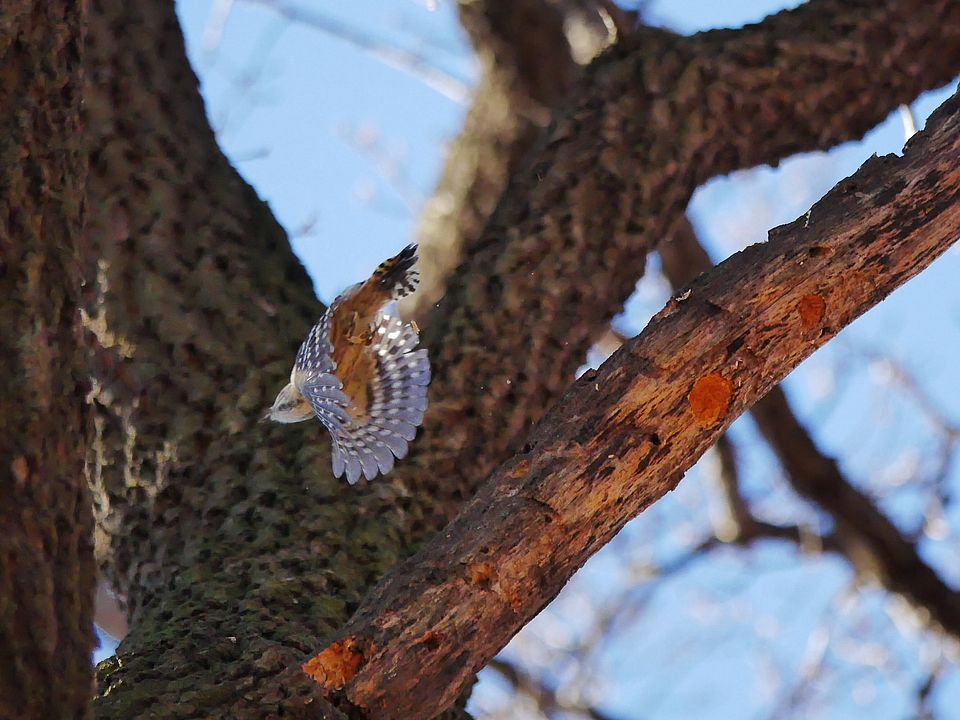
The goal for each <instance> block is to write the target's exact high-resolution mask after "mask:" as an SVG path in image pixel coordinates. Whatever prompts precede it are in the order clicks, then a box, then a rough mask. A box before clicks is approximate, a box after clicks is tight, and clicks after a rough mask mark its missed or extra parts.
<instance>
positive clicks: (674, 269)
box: [660, 218, 960, 638]
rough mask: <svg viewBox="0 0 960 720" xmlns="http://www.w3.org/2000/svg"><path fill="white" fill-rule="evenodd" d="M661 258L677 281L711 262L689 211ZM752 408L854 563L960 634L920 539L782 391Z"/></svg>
mask: <svg viewBox="0 0 960 720" xmlns="http://www.w3.org/2000/svg"><path fill="white" fill-rule="evenodd" d="M660 257H661V258H662V260H663V271H664V274H665V275H666V276H667V278H668V279H669V280H670V282H671V284H672V285H673V286H674V287H675V288H679V287H681V286H682V285H684V284H686V283H687V282H689V281H690V280H691V279H692V278H693V277H696V276H697V275H698V274H700V273H702V272H706V271H708V270H709V269H710V268H711V267H712V263H711V262H710V258H709V256H708V255H707V253H706V252H705V251H704V249H703V247H702V246H701V245H700V243H699V242H698V241H697V239H696V236H695V235H694V232H693V228H692V227H691V226H690V223H689V222H688V221H687V220H686V218H683V219H682V220H681V221H680V222H679V223H678V224H677V226H676V227H675V232H673V233H672V234H671V236H670V241H669V242H667V243H664V244H663V245H662V246H661V248H660ZM750 414H751V416H752V417H753V419H754V421H755V422H756V423H757V426H758V427H759V428H760V432H761V433H762V434H763V436H764V437H765V438H766V440H767V442H768V443H769V445H770V447H771V449H772V450H773V451H774V453H776V455H777V457H778V458H779V459H780V462H781V463H782V465H783V468H784V470H785V472H786V476H787V479H788V481H789V482H790V485H791V486H792V487H793V489H794V490H795V491H796V492H797V493H798V494H799V495H800V496H801V497H803V498H806V499H807V500H809V501H811V502H813V503H814V504H815V505H816V506H817V507H818V508H819V509H820V510H822V511H824V512H826V513H827V514H828V515H830V517H831V518H832V519H833V521H834V523H835V524H836V532H835V537H836V541H837V543H838V545H839V548H840V550H841V551H842V552H843V554H844V556H845V557H846V558H847V559H848V560H849V561H850V562H851V563H852V565H853V566H854V568H856V570H857V571H858V572H859V573H862V574H863V575H865V576H867V577H873V578H875V579H877V580H878V581H879V582H880V583H881V584H883V585H884V587H886V588H887V589H888V590H890V591H891V592H894V593H898V594H900V595H902V596H903V597H905V598H906V599H907V600H908V601H910V603H911V604H912V605H913V607H914V608H916V609H917V610H918V611H919V613H920V615H921V616H926V617H929V618H930V619H931V620H932V621H933V622H934V623H936V624H937V625H938V626H940V627H941V628H943V629H944V630H945V631H946V632H949V633H950V634H952V635H953V636H954V637H958V638H960V635H958V633H960V606H958V593H957V591H956V590H953V589H952V588H950V587H949V586H948V585H947V584H946V583H944V582H943V580H942V579H941V578H940V577H939V576H938V575H937V573H936V572H935V571H934V570H933V569H932V568H931V567H930V566H929V565H928V564H927V563H926V562H924V560H923V558H921V557H920V554H919V553H918V552H917V548H916V546H915V545H914V543H912V542H911V541H910V540H908V539H907V538H905V537H904V536H903V534H902V533H901V532H900V531H899V530H898V529H897V527H896V526H895V525H894V524H893V523H892V522H891V521H890V519H889V518H887V516H886V515H884V514H883V513H882V512H881V511H880V509H879V508H878V507H877V506H876V504H875V503H874V502H873V501H872V500H871V499H870V498H869V497H868V496H867V495H866V494H865V493H863V492H861V491H860V490H858V489H857V488H856V487H855V486H854V485H853V484H852V483H851V482H850V481H849V480H848V479H847V478H846V477H844V475H843V473H841V472H840V468H839V466H838V465H837V463H836V461H835V460H833V459H832V458H828V457H826V456H824V455H823V453H821V452H820V449H819V448H818V447H817V445H816V443H815V442H814V441H813V438H812V437H810V433H809V432H807V429H806V428H805V427H803V425H802V424H801V423H800V421H799V420H798V419H797V417H796V415H795V414H794V412H793V410H792V409H791V408H790V403H789V401H788V400H787V396H786V394H785V393H784V392H783V390H782V389H781V388H780V387H779V386H778V387H775V388H773V389H772V390H771V391H770V392H769V393H767V395H766V396H765V397H764V398H763V399H762V400H760V401H759V402H758V403H757V404H756V405H754V406H753V407H752V408H751V409H750ZM718 445H719V443H718ZM740 511H741V512H743V511H744V508H743V507H741V508H740Z"/></svg>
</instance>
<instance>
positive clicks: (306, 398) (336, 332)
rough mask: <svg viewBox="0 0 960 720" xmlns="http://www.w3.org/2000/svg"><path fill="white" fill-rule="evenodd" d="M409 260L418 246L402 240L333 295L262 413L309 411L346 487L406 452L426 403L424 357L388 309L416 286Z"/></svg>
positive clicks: (410, 327)
mask: <svg viewBox="0 0 960 720" xmlns="http://www.w3.org/2000/svg"><path fill="white" fill-rule="evenodd" d="M416 261H417V246H416V245H408V246H407V247H405V248H404V249H403V250H401V251H400V253H399V254H398V255H396V256H394V257H392V258H390V259H389V260H386V261H384V262H383V263H381V265H380V266H379V267H378V268H377V269H376V270H375V271H374V272H373V275H371V276H370V278H369V279H368V280H366V281H365V282H362V283H358V284H357V285H354V286H352V287H350V288H348V289H347V290H345V291H344V292H343V293H341V294H340V295H339V296H338V297H337V299H336V300H334V301H333V303H332V304H331V305H330V307H329V309H328V310H327V312H326V313H324V315H323V317H322V318H320V320H319V322H317V324H316V325H314V326H313V328H312V329H311V330H310V333H309V334H308V335H307V338H306V340H304V341H303V344H302V345H301V346H300V351H299V352H298V353H297V358H296V361H295V362H294V364H293V371H292V372H291V373H290V383H289V384H288V385H286V387H284V388H283V390H281V391H280V394H279V395H277V399H276V400H275V401H274V403H273V406H272V407H271V408H270V409H269V410H268V411H267V414H266V415H265V416H264V419H265V420H273V421H275V422H279V423H295V422H301V421H303V420H308V419H309V418H311V417H313V416H314V415H316V417H317V419H318V420H319V421H320V422H321V423H322V424H323V426H324V427H325V428H326V429H327V430H328V431H329V432H330V438H331V441H332V443H331V447H332V461H333V475H334V477H341V476H342V475H344V474H346V476H347V482H349V483H350V484H351V485H353V484H354V483H355V482H357V480H359V479H360V476H361V475H363V476H364V477H365V478H366V479H367V480H373V479H374V478H375V477H376V476H377V475H378V474H379V473H383V474H384V475H386V474H387V473H388V472H390V470H392V469H393V465H394V461H395V459H396V460H402V459H403V458H404V457H406V454H407V447H408V443H409V442H410V441H412V440H413V439H414V437H415V436H416V434H417V427H418V426H419V425H420V424H421V423H422V422H423V413H424V411H425V410H426V409H427V385H429V384H430V360H429V358H428V357H427V351H426V350H423V349H421V350H417V349H416V347H417V343H418V342H419V341H420V337H419V333H418V329H417V326H416V324H415V323H412V322H410V323H406V322H404V321H403V320H401V319H400V318H399V317H397V316H396V315H394V314H391V313H390V312H388V306H389V305H390V304H391V303H393V302H394V301H396V300H398V299H400V298H402V297H404V296H405V295H408V294H409V293H411V292H412V291H413V289H414V288H415V287H416V284H417V281H418V279H419V274H418V273H417V272H416V271H415V270H413V269H412V268H413V265H414V263H416Z"/></svg>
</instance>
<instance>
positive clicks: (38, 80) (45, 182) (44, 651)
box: [0, 0, 95, 720]
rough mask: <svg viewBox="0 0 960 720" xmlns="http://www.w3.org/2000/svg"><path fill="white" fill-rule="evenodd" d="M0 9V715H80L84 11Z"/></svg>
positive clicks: (85, 582)
mask: <svg viewBox="0 0 960 720" xmlns="http://www.w3.org/2000/svg"><path fill="white" fill-rule="evenodd" d="M2 14H3V17H2V19H0V138H2V139H0V367H2V368H3V373H2V381H0V417H2V431H0V717H2V718H25V719H26V718H35V719H36V720H49V718H84V717H88V716H89V714H90V713H89V709H90V688H91V686H92V682H93V669H92V667H91V665H90V654H91V652H92V651H93V648H94V644H95V640H94V635H93V626H92V623H93V589H94V577H95V573H94V566H93V543H92V537H93V515H92V513H91V511H90V495H89V493H88V492H87V487H86V483H85V482H84V477H83V461H84V457H85V453H86V450H87V440H88V436H89V433H88V429H89V425H90V413H89V411H88V408H87V404H86V402H85V394H86V390H87V387H88V385H87V378H86V373H85V368H84V358H83V351H82V348H81V343H80V332H81V331H80V316H79V310H78V299H79V293H80V273H79V267H78V262H77V259H78V257H79V256H80V254H82V253H83V252H84V251H85V249H84V248H83V247H82V246H81V243H80V223H81V215H82V209H83V195H84V181H85V176H86V166H87V161H86V148H84V147H83V145H82V143H81V142H80V130H81V123H80V106H81V102H80V100H81V82H80V78H81V57H80V50H81V45H82V43H81V37H80V31H81V11H80V8H79V7H78V6H77V5H76V4H75V3H71V2H61V1H57V0H54V1H52V2H49V3H34V2H29V1H26V0H24V1H21V2H8V3H5V4H4V7H3V13H2Z"/></svg>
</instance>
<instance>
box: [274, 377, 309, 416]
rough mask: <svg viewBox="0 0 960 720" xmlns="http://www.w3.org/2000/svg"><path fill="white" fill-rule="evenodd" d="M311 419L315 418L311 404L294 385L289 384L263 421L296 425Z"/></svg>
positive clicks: (278, 396)
mask: <svg viewBox="0 0 960 720" xmlns="http://www.w3.org/2000/svg"><path fill="white" fill-rule="evenodd" d="M311 417H313V408H312V407H311V406H310V403H309V402H307V399H306V398H305V397H303V395H301V394H300V391H299V390H297V388H296V387H294V385H293V383H287V385H286V386H285V387H284V388H283V390H281V391H280V393H279V394H278V395H277V399H276V400H274V401H273V406H272V407H271V408H270V409H269V410H267V412H266V414H265V415H264V416H263V418H262V421H266V420H273V421H274V422H278V423H296V422H303V421H304V420H309V419H310V418H311Z"/></svg>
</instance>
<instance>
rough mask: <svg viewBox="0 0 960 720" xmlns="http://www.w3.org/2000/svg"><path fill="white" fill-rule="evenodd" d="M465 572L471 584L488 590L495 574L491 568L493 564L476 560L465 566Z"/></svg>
mask: <svg viewBox="0 0 960 720" xmlns="http://www.w3.org/2000/svg"><path fill="white" fill-rule="evenodd" d="M467 574H468V575H469V577H470V584H471V585H477V586H479V587H480V588H482V589H484V590H489V589H490V586H491V585H492V584H493V579H494V577H495V576H496V571H495V570H494V569H493V565H491V564H490V563H488V562H476V563H470V565H468V566H467Z"/></svg>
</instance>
